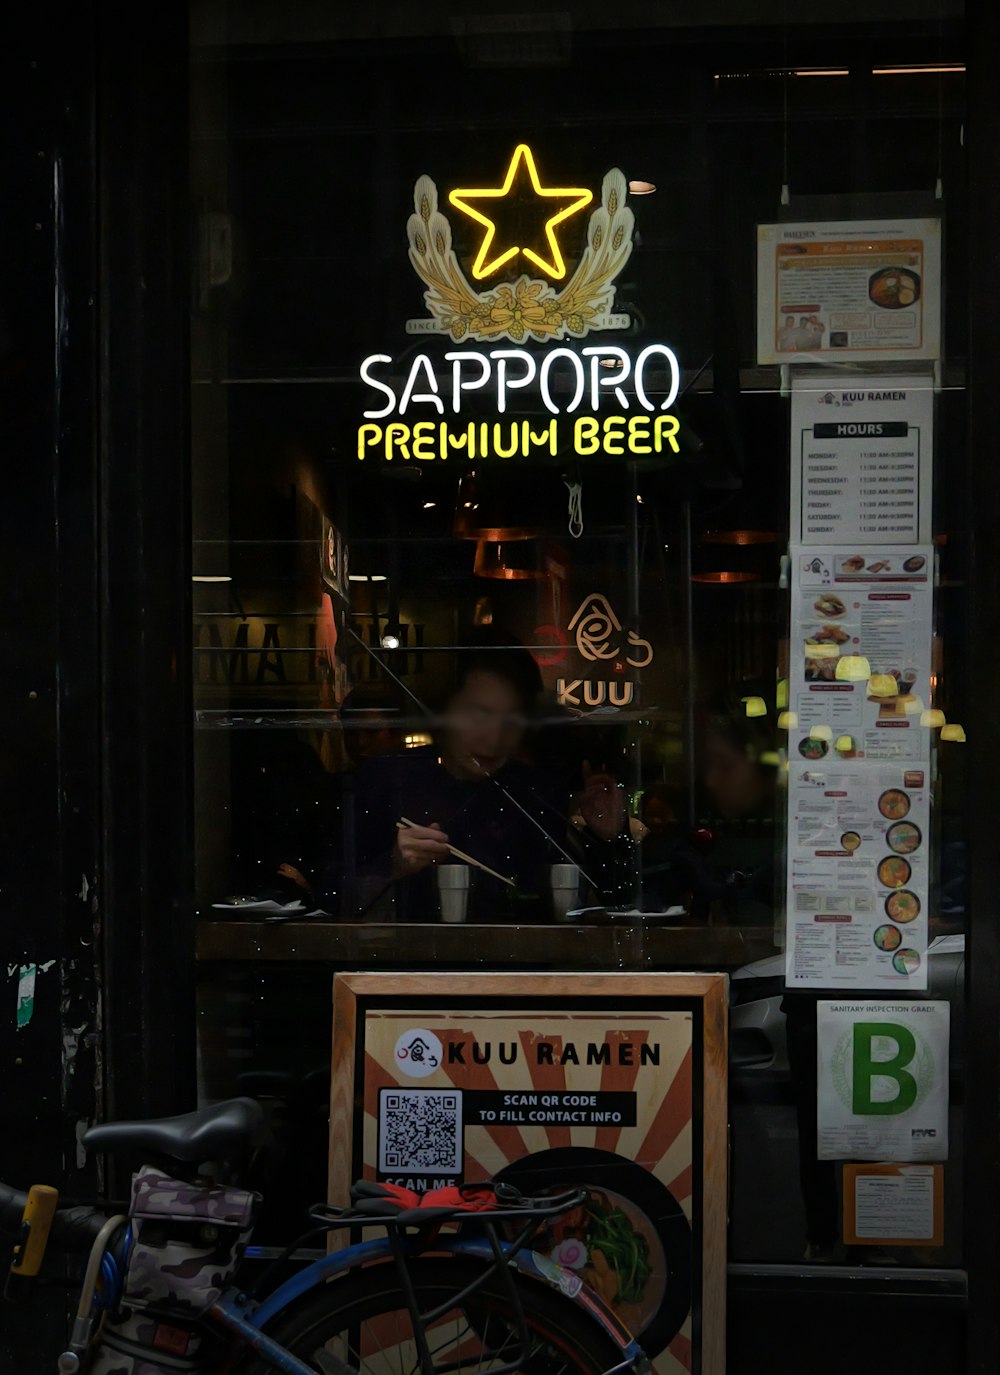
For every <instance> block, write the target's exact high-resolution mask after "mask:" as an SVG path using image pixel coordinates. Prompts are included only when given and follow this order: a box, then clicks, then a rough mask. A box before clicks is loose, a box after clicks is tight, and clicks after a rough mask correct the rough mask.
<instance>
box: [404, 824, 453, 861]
mask: <svg viewBox="0 0 1000 1375" xmlns="http://www.w3.org/2000/svg"><path fill="white" fill-rule="evenodd" d="M450 853H451V851H450V850H449V849H448V837H447V836H446V835H445V833H444V831H442V829H441V827H440V826H439V825H438V824H437V822H436V821H432V822H431V824H430V825H429V826H404V827H402V828H401V829H400V830H398V831H397V832H396V853H395V856H394V863H393V869H394V871H395V872H396V873H397V874H416V873H418V872H419V871H420V870H421V869H426V868H427V867H428V865H431V864H438V863H439V862H440V861H441V860H443V859H447V858H448V856H449V855H450Z"/></svg>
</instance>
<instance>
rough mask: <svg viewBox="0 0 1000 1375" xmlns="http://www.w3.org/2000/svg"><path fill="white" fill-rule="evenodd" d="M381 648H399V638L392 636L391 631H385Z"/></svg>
mask: <svg viewBox="0 0 1000 1375" xmlns="http://www.w3.org/2000/svg"><path fill="white" fill-rule="evenodd" d="M382 648H383V649H398V648H399V636H398V635H394V634H393V632H392V631H391V630H387V631H386V632H385V634H384V635H383V636H382Z"/></svg>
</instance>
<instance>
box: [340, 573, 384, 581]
mask: <svg viewBox="0 0 1000 1375" xmlns="http://www.w3.org/2000/svg"><path fill="white" fill-rule="evenodd" d="M347 580H348V582H385V581H386V575H385V574H384V573H348V575H347Z"/></svg>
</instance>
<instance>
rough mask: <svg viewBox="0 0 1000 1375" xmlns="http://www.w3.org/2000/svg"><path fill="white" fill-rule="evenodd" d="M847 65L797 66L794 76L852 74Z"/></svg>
mask: <svg viewBox="0 0 1000 1375" xmlns="http://www.w3.org/2000/svg"><path fill="white" fill-rule="evenodd" d="M850 74H851V73H850V72H849V70H848V69H847V68H846V67H796V69H795V71H794V72H792V76H850Z"/></svg>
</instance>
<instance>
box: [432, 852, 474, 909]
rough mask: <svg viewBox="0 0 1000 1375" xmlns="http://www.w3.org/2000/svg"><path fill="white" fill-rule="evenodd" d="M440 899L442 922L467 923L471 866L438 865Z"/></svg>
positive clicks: (436, 867) (436, 868)
mask: <svg viewBox="0 0 1000 1375" xmlns="http://www.w3.org/2000/svg"><path fill="white" fill-rule="evenodd" d="M435 870H436V873H437V886H438V897H439V898H440V900H441V920H442V921H449V922H462V921H465V909H466V907H467V906H468V902H469V866H468V865H467V864H438V865H436V866H435Z"/></svg>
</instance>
